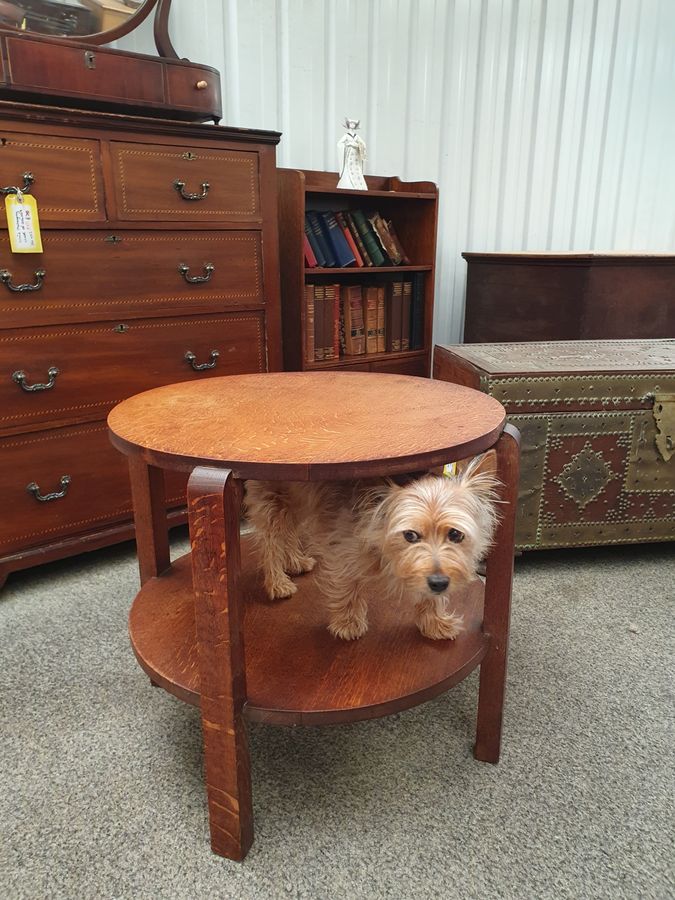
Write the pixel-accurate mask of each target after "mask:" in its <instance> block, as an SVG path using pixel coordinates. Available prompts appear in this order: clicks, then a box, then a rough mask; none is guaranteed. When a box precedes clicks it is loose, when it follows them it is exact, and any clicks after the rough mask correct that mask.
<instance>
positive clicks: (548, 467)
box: [509, 409, 675, 550]
mask: <svg viewBox="0 0 675 900" xmlns="http://www.w3.org/2000/svg"><path fill="white" fill-rule="evenodd" d="M509 421H511V422H513V424H514V425H516V427H517V428H518V429H519V430H520V432H521V479H520V489H519V499H518V520H517V527H516V546H517V548H518V549H520V550H531V549H543V548H546V547H570V546H589V545H598V544H599V545H602V544H612V543H638V542H642V541H662V540H670V539H675V461H674V462H671V463H666V462H664V461H663V459H662V458H661V456H660V454H659V453H658V451H657V448H656V443H655V436H656V425H655V422H654V417H653V415H652V410H651V409H636V410H632V411H629V412H626V411H623V412H570V413H568V414H564V415H563V414H557V413H553V414H545V413H535V414H532V415H522V414H521V415H516V416H509Z"/></svg>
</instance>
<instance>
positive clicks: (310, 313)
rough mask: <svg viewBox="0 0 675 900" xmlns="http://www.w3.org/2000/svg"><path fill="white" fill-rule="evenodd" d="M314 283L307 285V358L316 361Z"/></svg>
mask: <svg viewBox="0 0 675 900" xmlns="http://www.w3.org/2000/svg"><path fill="white" fill-rule="evenodd" d="M314 359H315V356H314V285H313V284H306V285H305V360H306V361H307V362H310V363H311V362H314Z"/></svg>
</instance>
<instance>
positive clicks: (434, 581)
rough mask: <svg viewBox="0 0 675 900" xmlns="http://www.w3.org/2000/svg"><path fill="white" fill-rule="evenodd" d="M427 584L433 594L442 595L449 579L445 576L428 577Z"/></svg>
mask: <svg viewBox="0 0 675 900" xmlns="http://www.w3.org/2000/svg"><path fill="white" fill-rule="evenodd" d="M427 584H428V585H429V587H430V588H431V590H432V591H433V592H434V593H435V594H442V593H443V591H444V590H445V589H446V588H447V586H448V585H449V584H450V579H449V578H448V577H447V575H429V576H428V577H427Z"/></svg>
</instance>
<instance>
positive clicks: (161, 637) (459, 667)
mask: <svg viewBox="0 0 675 900" xmlns="http://www.w3.org/2000/svg"><path fill="white" fill-rule="evenodd" d="M296 583H297V585H298V592H297V593H296V594H294V595H293V597H291V598H289V599H287V600H282V601H278V602H274V603H272V602H269V601H268V600H267V599H266V595H265V592H264V589H263V586H262V579H261V577H260V574H259V572H258V571H257V567H256V560H255V557H254V555H253V553H252V550H251V547H250V544H249V541H248V539H247V538H243V539H242V578H241V586H242V591H243V597H244V602H245V616H244V641H245V649H246V687H247V703H246V706H245V715H246V718H247V719H249V720H251V721H257V722H268V723H274V724H280V725H310V724H316V725H318V724H337V723H341V722H354V721H358V720H362V719H371V718H376V717H378V716H382V715H387V714H389V713H394V712H398V711H400V710H402V709H408V708H409V707H412V706H416V705H417V704H419V703H422V702H424V701H425V700H429V699H431V698H432V697H435V696H437V695H438V694H441V693H442V692H443V691H445V690H447V689H448V688H450V687H452V686H453V685H455V684H457V683H458V682H459V681H461V680H462V679H463V678H465V677H466V676H467V675H468V674H469V672H471V671H472V670H473V669H474V668H475V667H476V666H477V665H478V664H479V663H480V662H481V660H482V659H483V657H484V656H485V653H486V652H487V649H488V645H489V637H488V636H487V635H486V634H484V633H483V631H482V612H483V609H482V607H483V583H482V581H480V580H479V579H477V580H476V581H474V582H472V583H471V584H470V585H468V586H467V587H465V588H463V589H462V590H460V591H458V592H457V593H456V594H455V595H453V605H454V607H455V609H456V610H457V611H458V612H460V613H463V614H464V624H465V627H466V630H465V631H464V632H463V633H462V634H461V635H460V636H459V637H458V638H457V639H456V640H454V641H432V640H429V639H427V638H424V637H422V635H421V634H420V633H419V631H418V630H417V627H416V626H415V623H414V610H413V605H412V603H406V602H405V601H402V602H401V603H400V604H393V603H378V602H377V598H374V600H373V602H372V603H371V605H370V627H369V629H368V632H367V633H366V634H365V635H364V636H363V637H362V638H360V639H359V640H356V641H341V640H339V639H337V638H334V637H333V636H332V635H331V634H330V633H329V632H328V631H327V629H326V623H327V613H326V609H325V607H324V605H323V604H322V602H321V597H320V596H319V594H318V591H317V589H316V586H315V583H314V579H313V577H312V575H311V574H309V575H303V576H301V577H299V578H297V579H296ZM129 632H130V636H131V642H132V646H133V649H134V652H135V654H136V658H137V659H138V661H139V663H140V665H141V667H142V668H143V669H144V671H145V672H147V674H148V675H149V676H150V677H151V678H152V680H153V681H154V682H155V683H156V684H158V685H159V686H160V687H163V688H164V689H165V690H167V691H169V693H171V694H174V695H175V696H177V697H179V698H180V699H182V700H185V701H187V702H188V703H192V704H194V705H196V706H198V705H199V701H200V697H199V660H198V648H197V643H196V639H195V621H194V602H193V593H192V571H191V560H190V555H189V554H188V555H187V556H183V557H181V559H179V560H177V561H176V562H175V563H174V564H173V565H172V567H171V568H170V569H169V570H168V571H167V572H165V573H164V574H163V575H161V576H159V577H157V578H152V579H150V580H149V581H148V582H146V584H145V585H144V586H143V587H142V588H141V590H140V592H139V593H138V595H137V596H136V599H135V601H134V604H133V606H132V609H131V613H130V616H129Z"/></svg>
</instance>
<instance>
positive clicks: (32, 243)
mask: <svg viewBox="0 0 675 900" xmlns="http://www.w3.org/2000/svg"><path fill="white" fill-rule="evenodd" d="M5 210H6V212H7V227H8V228H9V243H10V246H11V248H12V253H42V237H41V235H40V220H39V218H38V210H37V201H36V200H35V197H31V196H30V195H29V194H22V193H21V191H19V192H18V193H16V194H9V195H8V196H7V197H5Z"/></svg>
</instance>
